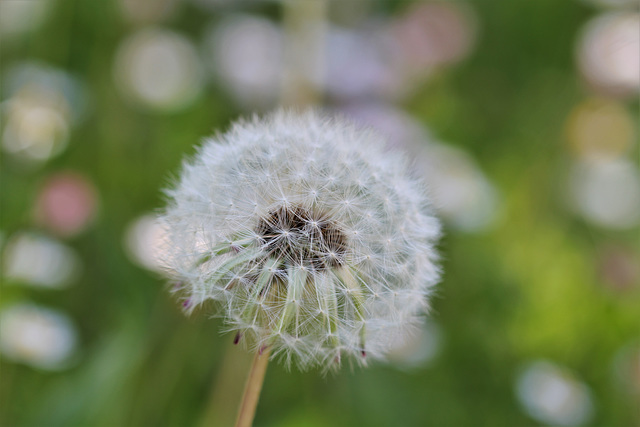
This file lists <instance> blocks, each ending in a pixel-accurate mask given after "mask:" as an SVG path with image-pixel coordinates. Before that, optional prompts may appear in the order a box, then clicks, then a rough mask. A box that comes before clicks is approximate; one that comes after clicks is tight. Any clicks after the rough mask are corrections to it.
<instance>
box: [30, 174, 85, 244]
mask: <svg viewBox="0 0 640 427" xmlns="http://www.w3.org/2000/svg"><path fill="white" fill-rule="evenodd" d="M96 210H97V192H96V189H95V187H94V186H93V184H92V183H91V182H90V181H89V180H88V179H87V178H85V177H84V176H82V175H80V174H78V173H76V172H61V173H58V174H55V175H53V176H50V177H49V178H48V179H47V181H46V182H45V183H44V185H43V186H42V189H41V190H40V193H39V194H38V196H37V199H36V203H35V219H36V221H37V222H38V223H39V224H40V225H43V226H44V227H46V228H47V229H49V230H51V231H52V232H54V233H55V234H58V235H60V236H72V235H75V234H78V233H79V232H81V231H82V230H84V229H85V228H86V227H87V225H88V224H89V223H90V222H91V220H92V219H93V218H94V216H95V214H96Z"/></svg>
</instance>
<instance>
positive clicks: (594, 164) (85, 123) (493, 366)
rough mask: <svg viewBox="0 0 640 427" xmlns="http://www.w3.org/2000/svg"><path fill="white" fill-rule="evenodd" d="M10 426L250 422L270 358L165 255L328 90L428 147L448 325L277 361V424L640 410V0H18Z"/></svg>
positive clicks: (11, 139)
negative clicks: (180, 297)
mask: <svg viewBox="0 0 640 427" xmlns="http://www.w3.org/2000/svg"><path fill="white" fill-rule="evenodd" d="M0 48H1V49H0V54H1V62H0V72H1V82H0V84H1V91H2V92H1V93H0V102H1V104H0V108H1V110H0V113H1V123H2V129H1V135H2V142H1V153H2V154H1V159H0V165H1V170H0V178H1V196H0V200H1V203H2V205H1V209H2V210H1V212H2V217H1V220H2V223H1V226H0V230H1V232H0V236H1V237H0V242H1V243H0V244H1V251H2V252H1V254H0V255H1V256H0V258H1V265H2V288H1V290H2V298H1V301H0V362H1V364H2V365H1V371H0V375H1V377H0V405H1V406H0V411H1V412H0V424H1V425H3V426H8V427H9V426H105V427H114V426H205V425H209V426H216V425H220V426H224V425H229V424H230V423H232V422H233V419H234V417H235V412H236V407H237V406H236V405H237V399H238V398H239V393H240V392H241V389H242V386H243V382H244V375H245V374H246V372H247V368H248V365H249V363H250V359H251V356H250V355H248V354H247V353H246V351H244V350H243V349H242V348H239V347H234V346H232V345H231V341H232V340H233V336H230V335H228V334H227V335H224V334H221V333H220V332H219V330H220V327H221V326H222V324H221V321H220V320H219V319H215V318H212V315H213V314H214V313H213V311H211V312H207V311H203V312H200V313H198V314H196V315H194V316H192V317H190V318H187V317H185V316H184V315H183V314H182V311H181V307H180V303H179V302H178V301H176V300H175V299H174V298H173V297H172V295H171V293H170V290H169V285H167V284H166V283H165V280H164V279H163V277H162V274H161V272H160V271H159V266H158V263H157V262H156V256H157V255H158V253H157V252H158V250H159V249H158V245H157V242H158V241H159V240H161V239H162V229H160V228H159V227H158V226H157V224H156V222H155V220H154V212H157V210H158V209H160V208H161V207H162V205H163V199H162V194H161V189H162V188H163V187H166V185H167V184H168V183H169V182H170V179H171V177H172V176H175V174H176V173H177V172H178V170H179V165H180V162H181V159H182V158H183V156H185V155H189V154H192V153H194V150H195V148H194V146H195V145H196V144H198V143H199V141H201V138H202V137H203V136H206V135H210V134H212V133H213V132H215V131H224V130H225V129H227V127H228V126H229V124H230V122H231V121H232V120H234V119H235V118H237V117H239V116H247V115H250V114H253V113H254V112H258V113H261V112H266V111H269V110H271V109H273V108H275V107H277V106H279V105H286V106H304V105H315V106H320V107H322V108H325V109H327V110H330V111H337V112H339V113H341V114H344V115H347V116H349V117H352V118H353V120H356V121H359V122H361V123H363V124H364V125H369V126H373V127H376V128H378V129H379V130H380V132H382V133H384V134H385V135H386V136H387V138H388V139H389V143H390V144H391V145H392V146H393V147H394V149H398V150H404V151H406V152H408V153H410V155H411V156H412V157H413V158H414V159H415V161H414V163H415V166H414V167H415V169H416V171H417V172H418V173H421V174H423V175H424V177H425V178H426V180H427V181H428V182H429V184H430V189H431V193H432V195H433V198H434V200H435V204H436V206H437V208H438V212H439V216H440V217H441V218H442V219H443V221H444V224H445V235H444V238H443V240H442V242H441V244H440V250H441V252H442V254H443V261H442V264H443V267H444V271H445V275H444V279H443V281H442V283H441V284H440V285H439V288H438V292H437V295H436V296H435V299H434V301H433V311H432V313H431V314H430V316H429V319H428V321H427V322H426V324H425V327H424V329H423V330H422V331H421V332H420V333H419V334H417V335H416V336H414V337H412V338H411V339H410V340H408V341H407V342H398V344H397V348H396V350H394V352H393V353H392V354H391V355H390V361H389V363H373V364H372V366H370V367H369V368H367V369H356V370H353V371H350V370H349V369H343V370H342V372H340V373H339V374H337V375H329V376H322V375H321V374H320V373H319V372H305V373H301V372H298V371H295V370H294V371H292V372H287V371H286V369H285V368H283V367H282V366H280V365H278V364H275V363H273V364H271V366H270V367H269V371H268V373H267V377H266V382H265V387H264V391H263V395H262V400H261V402H260V406H259V408H258V412H257V421H256V425H260V426H492V427H495V426H536V425H567V426H579V425H586V426H621V427H627V426H638V425H640V409H639V408H640V261H639V260H640V233H639V224H640V171H639V167H638V166H639V148H638V111H639V109H638V93H639V92H638V91H639V87H640V69H639V67H640V65H639V64H640V58H639V52H640V15H639V12H638V3H637V2H636V1H634V0H629V1H627V0H517V1H511V0H504V1H500V0H478V1H466V2H463V1H456V2H454V1H447V2H433V1H427V0H425V1H413V2H412V1H391V0H370V1H355V0H353V1H337V0H336V1H333V2H322V1H315V0H298V1H294V2H274V1H248V0H245V1H243V0H226V1H225V0H100V1H97V0H94V1H91V0H49V1H40V0H2V1H1V2H0Z"/></svg>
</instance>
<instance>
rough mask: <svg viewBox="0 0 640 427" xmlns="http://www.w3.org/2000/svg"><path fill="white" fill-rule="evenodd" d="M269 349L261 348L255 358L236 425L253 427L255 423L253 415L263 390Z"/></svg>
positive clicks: (237, 426) (238, 426)
mask: <svg viewBox="0 0 640 427" xmlns="http://www.w3.org/2000/svg"><path fill="white" fill-rule="evenodd" d="M269 351H270V349H269V348H266V349H261V350H260V351H257V352H256V355H255V357H254V358H253V364H252V365H251V371H250V372H249V377H248V378H247V383H246V384H245V386H244V394H243V396H242V403H241V404H240V410H239V411H238V419H237V421H236V427H251V424H252V423H253V417H254V416H255V414H256V407H257V406H258V399H260V390H262V382H263V381H264V375H265V373H266V372H267V365H268V363H269Z"/></svg>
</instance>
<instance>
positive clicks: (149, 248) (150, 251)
mask: <svg viewBox="0 0 640 427" xmlns="http://www.w3.org/2000/svg"><path fill="white" fill-rule="evenodd" d="M166 238H167V232H166V230H165V228H164V226H163V224H161V223H160V221H159V220H158V218H157V217H156V216H154V215H151V214H147V215H143V216H141V217H139V218H136V219H135V220H133V221H132V222H131V223H130V224H129V226H128V227H127V230H126V232H125V235H124V246H125V249H126V251H127V254H128V255H129V257H130V258H131V260H132V261H134V262H135V263H136V264H138V265H140V266H141V267H144V268H146V269H148V270H152V271H158V272H162V271H164V270H163V269H162V266H163V263H162V260H165V261H166V259H167V254H166V252H167V248H165V247H164V243H165V241H166Z"/></svg>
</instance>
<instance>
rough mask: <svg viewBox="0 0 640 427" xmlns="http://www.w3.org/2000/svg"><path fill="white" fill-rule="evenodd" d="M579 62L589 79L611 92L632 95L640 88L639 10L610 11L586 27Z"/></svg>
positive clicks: (581, 38) (579, 46)
mask: <svg viewBox="0 0 640 427" xmlns="http://www.w3.org/2000/svg"><path fill="white" fill-rule="evenodd" d="M578 64H579V66H580V70H581V71H582V73H583V74H584V75H585V77H586V78H587V80H588V81H589V82H590V83H592V84H593V85H594V86H596V87H597V88H599V89H601V90H603V91H605V92H607V93H611V94H614V95H615V94H621V95H630V94H636V96H637V93H638V89H640V13H637V12H611V13H605V14H602V15H599V16H597V17H596V18H594V19H593V20H591V21H589V22H588V23H587V25H586V27H585V28H584V30H583V32H582V35H581V37H580V40H579V44H578Z"/></svg>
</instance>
